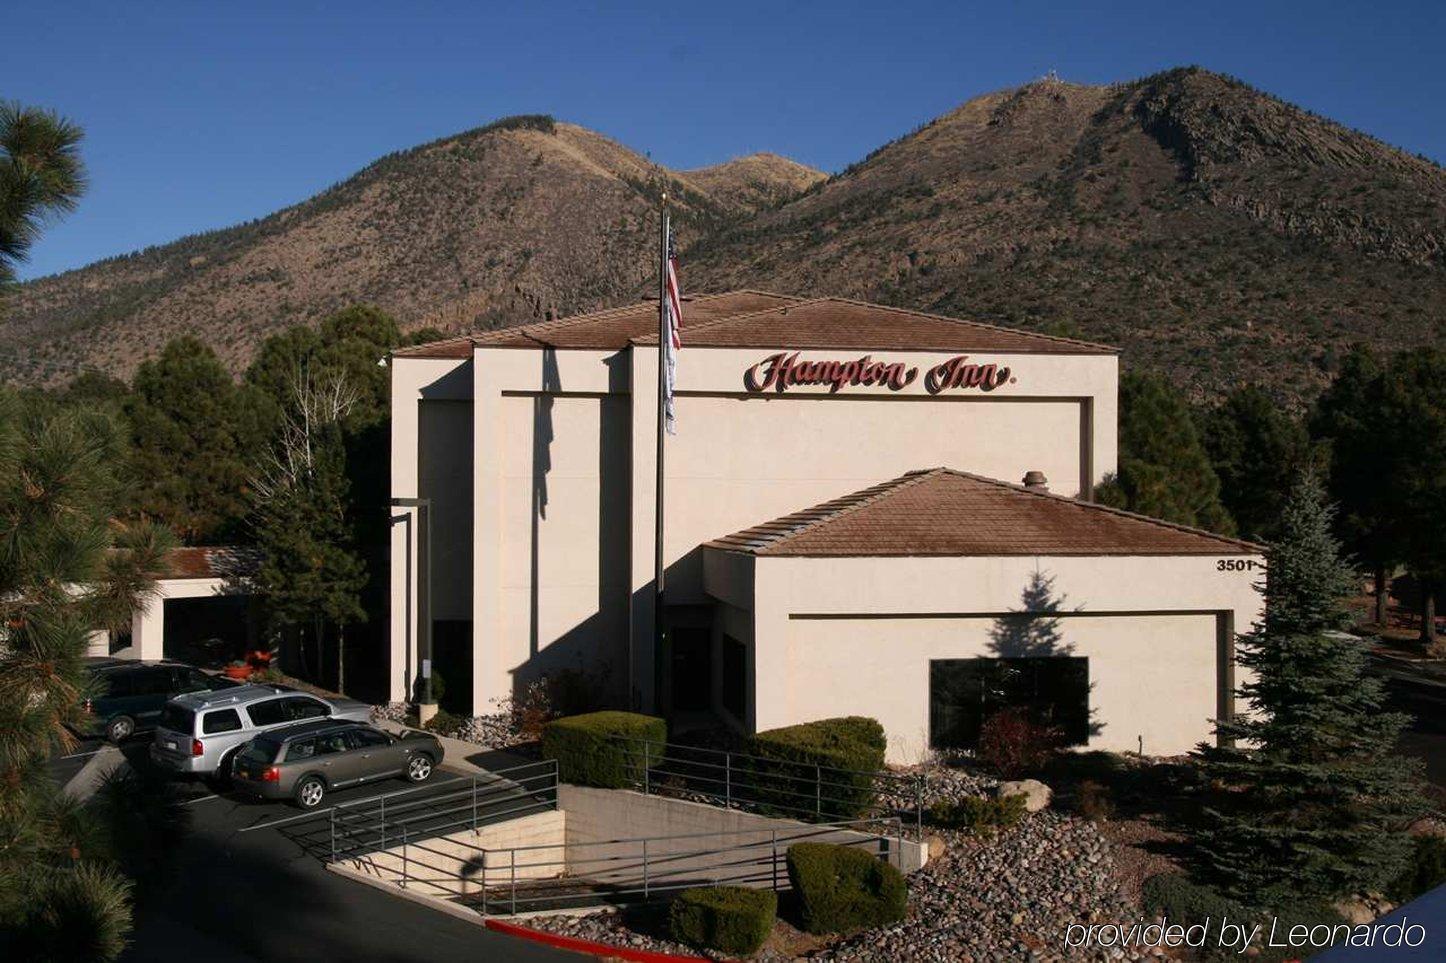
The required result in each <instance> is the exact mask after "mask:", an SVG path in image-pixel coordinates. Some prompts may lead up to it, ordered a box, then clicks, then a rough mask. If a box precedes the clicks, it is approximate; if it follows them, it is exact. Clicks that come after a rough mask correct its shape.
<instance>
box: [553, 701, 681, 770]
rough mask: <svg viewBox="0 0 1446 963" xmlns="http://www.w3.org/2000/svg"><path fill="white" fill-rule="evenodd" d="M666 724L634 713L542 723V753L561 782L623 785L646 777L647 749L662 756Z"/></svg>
mask: <svg viewBox="0 0 1446 963" xmlns="http://www.w3.org/2000/svg"><path fill="white" fill-rule="evenodd" d="M667 740H668V726H667V723H665V722H663V720H662V719H658V718H655V717H653V716H644V715H639V714H637V713H635V712H613V711H607V712H590V713H587V714H586V715H581V716H565V717H563V718H561V719H554V720H553V721H551V722H549V723H548V724H547V725H545V726H543V727H542V755H543V757H544V758H546V759H556V760H557V774H558V778H560V779H561V780H562V781H563V782H571V783H577V784H578V785H582V786H601V787H603V788H604V789H622V788H625V787H627V786H631V785H633V784H635V783H636V782H638V781H639V780H641V779H642V775H643V766H644V759H645V750H648V747H650V746H651V747H652V748H651V749H650V750H648V751H649V752H650V753H651V756H652V758H654V759H661V758H662V755H663V749H662V747H663V743H665V742H667Z"/></svg>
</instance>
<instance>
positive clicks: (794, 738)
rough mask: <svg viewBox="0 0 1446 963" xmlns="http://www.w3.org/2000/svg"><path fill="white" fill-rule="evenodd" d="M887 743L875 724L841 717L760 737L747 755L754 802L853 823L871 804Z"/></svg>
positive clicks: (787, 728)
mask: <svg viewBox="0 0 1446 963" xmlns="http://www.w3.org/2000/svg"><path fill="white" fill-rule="evenodd" d="M886 746H887V740H886V739H885V737H884V728H883V726H881V725H879V723H878V721H877V720H875V719H869V718H865V717H863V716H845V717H842V718H838V719H820V720H818V721H817V722H805V723H802V724H801V725H796V726H785V727H784V728H782V729H769V730H767V731H765V732H760V733H758V734H757V735H755V736H753V737H752V738H751V739H750V740H749V744H748V751H749V752H750V753H751V754H752V755H754V756H758V757H761V758H759V759H755V760H753V761H752V762H751V763H750V764H749V765H750V768H751V770H752V772H751V779H750V780H749V781H750V782H751V783H752V785H753V787H754V793H755V800H754V801H756V802H760V803H763V804H765V805H768V806H772V807H776V808H778V809H781V810H783V811H785V812H789V813H798V812H800V811H802V812H807V813H813V814H815V815H817V816H819V817H821V818H824V819H853V818H855V817H856V816H859V815H862V814H863V813H864V812H865V811H867V810H868V808H869V807H870V806H871V805H872V804H873V801H874V796H875V787H874V779H873V774H874V773H875V772H877V771H879V770H880V769H883V768H884V750H885V748H886Z"/></svg>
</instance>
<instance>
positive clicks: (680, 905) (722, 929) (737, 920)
mask: <svg viewBox="0 0 1446 963" xmlns="http://www.w3.org/2000/svg"><path fill="white" fill-rule="evenodd" d="M777 914H778V894H777V893H775V892H773V891H772V890H767V889H746V888H744V887H742V886H706V887H700V888H698V889H685V890H683V892H681V893H679V894H678V897H677V898H676V899H675V900H673V905H672V906H671V907H670V908H669V911H668V923H669V928H670V929H671V931H672V934H673V938H674V939H676V940H678V941H679V942H682V943H688V944H691V945H693V946H701V947H705V948H707V949H712V950H718V951H719V952H721V953H739V954H749V953H755V952H757V951H758V948H759V947H760V946H762V945H763V941H764V940H766V939H768V933H769V931H770V930H772V929H773V918H774V917H775V916H776V915H777Z"/></svg>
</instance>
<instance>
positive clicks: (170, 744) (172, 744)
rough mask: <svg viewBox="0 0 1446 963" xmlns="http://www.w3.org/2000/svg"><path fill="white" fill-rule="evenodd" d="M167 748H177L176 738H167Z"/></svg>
mask: <svg viewBox="0 0 1446 963" xmlns="http://www.w3.org/2000/svg"><path fill="white" fill-rule="evenodd" d="M166 748H167V749H174V748H176V740H174V739H167V740H166Z"/></svg>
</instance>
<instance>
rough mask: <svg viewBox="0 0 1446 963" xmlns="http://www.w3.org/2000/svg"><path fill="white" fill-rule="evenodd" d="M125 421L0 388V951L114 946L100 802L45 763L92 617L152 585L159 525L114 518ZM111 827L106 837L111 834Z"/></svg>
mask: <svg viewBox="0 0 1446 963" xmlns="http://www.w3.org/2000/svg"><path fill="white" fill-rule="evenodd" d="M123 450H124V436H123V432H122V431H121V430H120V429H119V428H118V426H117V425H116V423H115V421H114V419H113V418H112V417H111V416H109V415H108V414H106V413H104V412H101V411H98V410H91V409H87V408H85V407H82V406H70V407H63V408H57V407H56V406H54V405H41V404H34V403H30V402H27V401H22V400H20V399H18V398H17V397H16V396H14V395H11V394H10V393H0V624H3V625H4V626H5V638H4V645H3V646H0V957H3V958H6V959H16V960H20V959H26V960H31V959H34V960H41V959H66V960H69V959H85V960H109V959H114V958H115V956H116V955H118V953H119V952H120V949H121V947H122V946H123V943H124V937H125V933H126V931H127V930H128V929H129V926H130V898H131V897H130V884H129V883H128V881H127V880H126V879H125V878H124V877H123V876H122V875H121V874H120V873H119V871H118V870H117V868H116V865H115V862H114V857H115V855H116V851H115V849H114V848H113V847H112V846H111V845H110V843H109V841H108V839H107V837H108V834H107V833H106V832H104V831H103V829H104V824H103V823H102V822H101V821H100V818H99V816H100V814H99V813H96V812H93V811H91V810H89V809H86V808H82V807H80V806H79V805H78V804H76V803H75V802H74V801H72V800H70V799H69V798H68V797H66V796H64V795H63V794H61V793H60V792H59V790H58V788H57V787H56V785H55V783H54V781H53V780H52V779H51V778H50V774H49V771H48V767H47V765H46V763H47V760H48V759H49V758H50V756H51V755H52V754H53V753H55V752H57V751H61V750H65V749H68V748H70V747H71V746H72V745H74V740H73V738H72V737H71V736H70V735H69V732H68V730H67V728H66V725H67V724H71V725H76V726H80V725H83V724H84V717H83V715H82V714H81V709H80V702H81V699H82V697H83V696H84V695H85V694H86V687H87V685H88V684H89V683H88V675H87V673H86V671H85V668H84V663H83V658H84V655H85V652H86V649H87V646H88V643H89V635H90V632H91V630H92V629H95V628H119V627H121V626H124V625H128V624H129V622H130V617H131V613H132V612H133V610H134V609H135V607H136V606H137V605H138V604H140V602H141V601H142V600H143V599H144V598H145V597H146V596H147V595H148V594H150V593H151V592H152V591H153V590H154V579H155V577H156V576H157V574H158V573H159V572H160V570H161V567H162V565H163V559H164V554H165V551H166V549H167V548H168V547H169V544H170V542H169V538H168V536H167V534H166V533H165V532H164V531H163V530H161V529H158V528H156V527H154V526H151V525H146V524H135V525H130V526H121V525H119V524H118V523H116V521H115V516H116V512H117V509H118V507H119V505H120V503H121V495H122V488H123V485H124V479H123V478H122V477H121V475H120V474H119V472H118V470H117V467H118V466H119V465H121V464H122V463H123V459H122V457H121V455H122V452H123ZM111 838H113V837H111Z"/></svg>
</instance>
